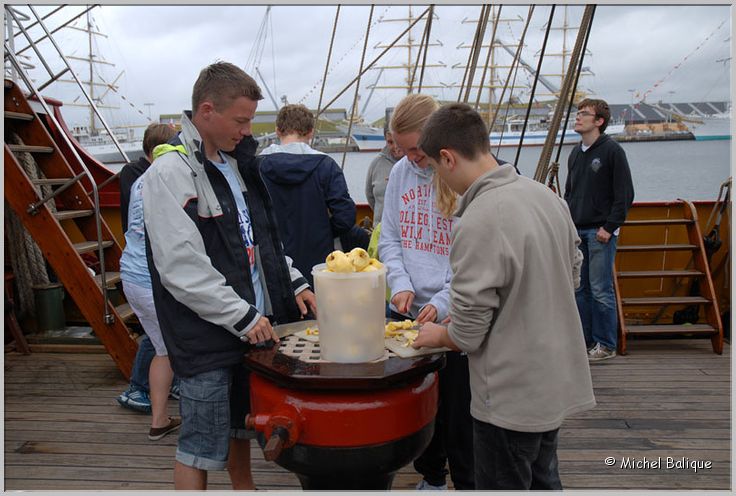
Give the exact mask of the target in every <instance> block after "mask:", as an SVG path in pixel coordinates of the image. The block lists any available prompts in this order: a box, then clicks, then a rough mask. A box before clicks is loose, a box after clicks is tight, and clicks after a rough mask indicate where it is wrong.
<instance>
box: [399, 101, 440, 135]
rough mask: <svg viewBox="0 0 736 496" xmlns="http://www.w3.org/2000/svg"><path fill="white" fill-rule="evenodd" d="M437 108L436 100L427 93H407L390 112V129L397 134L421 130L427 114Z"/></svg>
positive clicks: (427, 116)
mask: <svg viewBox="0 0 736 496" xmlns="http://www.w3.org/2000/svg"><path fill="white" fill-rule="evenodd" d="M438 108H440V106H439V104H438V103H437V101H436V100H435V99H434V98H432V97H431V96H429V95H420V94H412V95H407V96H405V97H404V98H403V99H402V100H401V101H400V102H399V104H398V105H397V106H396V108H395V109H394V111H393V113H392V114H391V131H393V132H394V133H399V134H403V133H411V132H414V131H421V130H422V126H424V123H425V122H427V120H428V119H429V116H430V115H432V112H434V111H435V110H437V109H438Z"/></svg>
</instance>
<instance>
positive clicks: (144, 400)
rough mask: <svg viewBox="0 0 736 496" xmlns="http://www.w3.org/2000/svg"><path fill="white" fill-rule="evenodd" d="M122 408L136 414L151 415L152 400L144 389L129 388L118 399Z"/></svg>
mask: <svg viewBox="0 0 736 496" xmlns="http://www.w3.org/2000/svg"><path fill="white" fill-rule="evenodd" d="M117 400H118V403H120V406H123V407H125V408H128V409H130V410H135V411H136V412H143V413H151V398H149V397H148V393H147V392H145V391H143V390H142V389H132V388H128V390H127V391H124V392H123V393H121V394H120V396H118V398H117Z"/></svg>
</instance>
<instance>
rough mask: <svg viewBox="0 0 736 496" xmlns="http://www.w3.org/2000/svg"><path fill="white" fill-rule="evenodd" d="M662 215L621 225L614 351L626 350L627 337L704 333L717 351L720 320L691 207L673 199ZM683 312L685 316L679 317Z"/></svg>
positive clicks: (720, 339) (720, 341)
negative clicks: (621, 268)
mask: <svg viewBox="0 0 736 496" xmlns="http://www.w3.org/2000/svg"><path fill="white" fill-rule="evenodd" d="M666 215H667V218H658V219H656V218H652V219H636V220H627V221H626V222H625V223H624V225H623V226H622V228H621V233H620V236H619V241H618V247H617V253H616V261H615V263H614V278H613V280H614V289H615V292H616V304H617V311H618V320H619V328H618V333H619V336H618V337H619V339H618V353H619V354H621V355H625V354H626V353H627V349H626V347H627V339H628V337H629V336H675V335H689V336H698V337H700V336H703V337H708V338H710V340H711V344H712V347H713V351H714V352H715V353H718V354H721V353H722V352H723V325H722V322H721V317H720V313H719V311H718V302H717V298H716V293H715V290H714V287H713V281H712V278H711V273H710V268H709V263H708V257H707V255H706V250H705V246H704V243H703V234H702V232H701V229H700V227H699V225H698V218H697V212H696V210H695V207H694V206H693V204H692V203H690V202H688V201H685V200H678V201H677V202H673V204H672V206H671V208H669V209H668V210H667V214H666ZM627 239H636V240H637V241H636V242H637V244H629V243H627ZM642 240H644V242H645V244H642ZM622 266H625V270H620V267H622ZM684 314H689V315H690V317H689V318H688V319H687V320H689V321H688V322H684V323H683V322H679V321H681V320H683V319H682V318H678V316H679V315H684ZM675 322H678V323H675Z"/></svg>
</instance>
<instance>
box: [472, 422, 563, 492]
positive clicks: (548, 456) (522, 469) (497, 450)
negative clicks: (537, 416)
mask: <svg viewBox="0 0 736 496" xmlns="http://www.w3.org/2000/svg"><path fill="white" fill-rule="evenodd" d="M558 434H559V429H555V430H553V431H547V432H517V431H511V430H508V429H503V428H501V427H497V426H495V425H493V424H488V423H485V422H481V421H479V420H476V419H473V443H474V449H473V451H474V452H475V487H476V488H477V489H480V490H518V489H521V490H541V489H550V490H561V489H562V482H561V481H560V474H559V464H558V462H557V438H558Z"/></svg>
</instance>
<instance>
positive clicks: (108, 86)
mask: <svg viewBox="0 0 736 496" xmlns="http://www.w3.org/2000/svg"><path fill="white" fill-rule="evenodd" d="M93 26H94V18H93V16H92V14H91V13H90V12H89V11H87V13H86V23H85V27H84V28H80V27H77V26H71V25H70V26H65V27H66V28H69V29H75V30H77V31H82V32H83V33H84V34H85V35H86V42H87V56H86V57H75V56H73V55H67V56H66V58H67V59H70V60H77V61H79V62H83V63H84V64H85V66H86V68H87V69H88V76H89V79H88V80H87V81H82V83H83V84H85V85H87V86H88V87H89V91H88V94H89V97H90V99H91V100H92V101H93V102H95V105H97V108H98V109H102V108H107V109H119V108H120V107H119V106H117V105H106V104H104V103H103V98H105V96H106V95H107V93H108V92H109V91H110V90H112V91H113V92H117V90H118V87H117V86H115V83H116V82H117V81H118V80H119V79H120V77H121V76H122V75H123V73H124V72H125V71H121V72H120V73H119V74H118V75H117V76H116V77H115V79H114V80H113V81H112V82H111V83H108V82H107V81H105V80H104V79H102V78H100V79H102V82H98V81H95V64H102V65H109V66H112V67H115V64H113V63H112V62H108V61H106V60H104V59H102V58H100V57H99V56H97V55H96V54H95V50H94V37H95V36H101V37H103V38H107V35H106V34H104V33H100V32H99V31H95V30H94V27H93ZM59 81H60V82H64V83H72V84H77V83H76V81H74V80H72V79H59ZM96 87H102V88H105V90H104V91H102V92H97V90H96ZM64 105H67V106H70V107H82V108H86V109H88V110H89V117H88V122H89V123H88V126H87V129H88V133H89V135H90V136H97V135H98V134H99V132H100V129H99V128H98V127H97V118H96V115H95V110H94V108H92V106H91V105H89V104H81V103H76V100H75V101H73V102H64ZM139 113H140V111H139Z"/></svg>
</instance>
